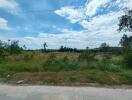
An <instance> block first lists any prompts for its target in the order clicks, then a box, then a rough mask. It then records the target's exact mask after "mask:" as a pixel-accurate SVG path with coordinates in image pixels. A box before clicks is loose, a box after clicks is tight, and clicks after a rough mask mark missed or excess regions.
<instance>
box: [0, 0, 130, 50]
mask: <svg viewBox="0 0 132 100" xmlns="http://www.w3.org/2000/svg"><path fill="white" fill-rule="evenodd" d="M131 5H132V0H0V40H4V41H7V40H8V39H11V40H20V44H21V45H23V44H26V45H27V47H28V48H34V49H35V48H41V47H42V44H43V42H47V44H48V48H59V47H60V46H61V45H64V46H68V47H76V48H85V47H86V46H89V47H90V48H94V47H98V46H99V45H100V44H101V43H102V42H107V43H108V44H109V45H111V46H117V45H118V42H119V40H120V38H121V36H122V34H123V32H122V33H118V32H117V28H118V26H117V24H118V18H119V17H120V16H121V15H122V14H124V9H125V8H129V9H131V8H132V7H131ZM127 34H130V33H127Z"/></svg>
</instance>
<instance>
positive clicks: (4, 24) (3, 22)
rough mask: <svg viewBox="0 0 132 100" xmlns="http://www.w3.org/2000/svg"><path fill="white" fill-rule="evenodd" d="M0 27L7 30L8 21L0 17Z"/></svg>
mask: <svg viewBox="0 0 132 100" xmlns="http://www.w3.org/2000/svg"><path fill="white" fill-rule="evenodd" d="M0 29H4V30H9V27H8V21H7V20H6V19H4V18H1V17H0Z"/></svg>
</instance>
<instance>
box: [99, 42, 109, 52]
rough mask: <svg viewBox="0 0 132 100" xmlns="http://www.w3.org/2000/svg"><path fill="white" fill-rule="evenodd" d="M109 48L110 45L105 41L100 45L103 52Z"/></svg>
mask: <svg viewBox="0 0 132 100" xmlns="http://www.w3.org/2000/svg"><path fill="white" fill-rule="evenodd" d="M108 48H109V45H108V44H107V43H105V42H104V43H102V44H101V45H100V50H101V51H103V52H104V51H107V50H108Z"/></svg>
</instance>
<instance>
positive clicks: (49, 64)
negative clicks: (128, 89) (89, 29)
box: [0, 52, 132, 85]
mask: <svg viewBox="0 0 132 100" xmlns="http://www.w3.org/2000/svg"><path fill="white" fill-rule="evenodd" d="M122 59H123V56H122V55H115V54H110V53H96V54H95V53H89V52H85V53H72V52H67V53H61V52H54V53H41V52H25V53H22V54H19V55H10V56H6V57H2V58H0V80H1V81H2V82H9V83H11V82H13V83H17V82H18V81H20V80H23V83H28V84H48V85H50V84H52V85H59V84H60V85H63V84H65V85H74V84H80V85H81V84H88V83H99V84H107V85H121V84H127V85H131V84H132V70H131V69H128V68H126V67H124V65H123V64H122Z"/></svg>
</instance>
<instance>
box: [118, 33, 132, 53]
mask: <svg viewBox="0 0 132 100" xmlns="http://www.w3.org/2000/svg"><path fill="white" fill-rule="evenodd" d="M119 44H120V45H121V46H122V47H123V48H124V50H125V51H128V50H130V49H132V36H127V35H126V34H124V35H123V37H122V38H121V40H120V42H119Z"/></svg>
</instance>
